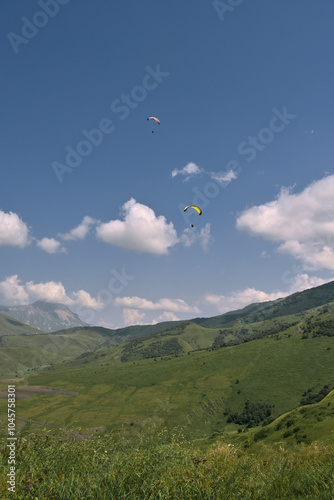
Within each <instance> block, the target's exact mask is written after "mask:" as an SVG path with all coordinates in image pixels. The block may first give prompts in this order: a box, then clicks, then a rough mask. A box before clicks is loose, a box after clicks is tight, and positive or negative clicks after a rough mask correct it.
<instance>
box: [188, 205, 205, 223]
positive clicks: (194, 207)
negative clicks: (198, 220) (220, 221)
mask: <svg viewBox="0 0 334 500" xmlns="http://www.w3.org/2000/svg"><path fill="white" fill-rule="evenodd" d="M188 208H193V209H194V210H196V212H197V213H198V215H202V210H201V209H200V208H199V207H198V206H197V205H188V206H187V207H185V208H184V209H183V211H184V212H185V211H186V210H188ZM190 226H191V227H194V224H190Z"/></svg>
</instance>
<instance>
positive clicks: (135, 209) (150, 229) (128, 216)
mask: <svg viewBox="0 0 334 500" xmlns="http://www.w3.org/2000/svg"><path fill="white" fill-rule="evenodd" d="M122 216H123V220H119V219H117V220H111V221H109V222H106V223H100V224H99V225H98V226H97V228H96V236H97V237H98V238H99V239H101V240H102V241H104V242H105V243H109V244H110V245H115V246H118V247H121V248H124V249H125V250H133V251H135V252H148V253H153V254H157V255H162V254H167V253H168V250H169V248H170V247H173V246H174V245H175V244H176V243H178V237H177V233H176V230H175V228H174V225H173V223H172V222H169V223H167V221H166V218H165V217H164V216H162V215H160V216H156V215H155V213H154V211H153V210H152V209H151V208H149V207H147V206H146V205H142V204H141V203H137V202H136V200H135V199H134V198H131V199H130V200H129V201H127V202H126V203H124V205H123V207H122Z"/></svg>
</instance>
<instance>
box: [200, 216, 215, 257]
mask: <svg viewBox="0 0 334 500" xmlns="http://www.w3.org/2000/svg"><path fill="white" fill-rule="evenodd" d="M210 230H211V224H209V223H207V224H205V226H204V227H202V229H201V231H200V235H199V237H200V242H201V245H202V248H203V250H204V252H207V251H208V249H209V244H210V243H211V242H212V236H211V233H210Z"/></svg>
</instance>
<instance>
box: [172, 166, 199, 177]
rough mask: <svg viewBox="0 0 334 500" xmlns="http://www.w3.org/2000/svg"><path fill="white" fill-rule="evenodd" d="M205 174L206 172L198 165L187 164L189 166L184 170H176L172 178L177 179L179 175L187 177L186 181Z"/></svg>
mask: <svg viewBox="0 0 334 500" xmlns="http://www.w3.org/2000/svg"><path fill="white" fill-rule="evenodd" d="M201 172H204V170H203V169H202V168H200V167H198V166H197V165H196V163H192V162H190V163H187V165H186V166H185V167H183V168H180V169H178V168H174V170H173V171H172V177H176V176H177V175H186V176H187V178H186V180H188V179H190V176H192V175H197V174H200V173H201Z"/></svg>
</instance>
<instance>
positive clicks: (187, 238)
mask: <svg viewBox="0 0 334 500" xmlns="http://www.w3.org/2000/svg"><path fill="white" fill-rule="evenodd" d="M212 241H213V238H212V236H211V224H210V223H207V224H205V226H204V227H202V228H201V229H200V231H199V232H197V231H195V230H194V229H193V228H190V227H187V228H186V229H185V230H184V231H183V233H182V235H181V237H180V242H181V243H182V244H183V246H185V247H190V246H191V245H193V244H194V243H198V244H200V245H201V247H202V249H203V251H204V252H207V251H208V249H209V245H210V243H212Z"/></svg>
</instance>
